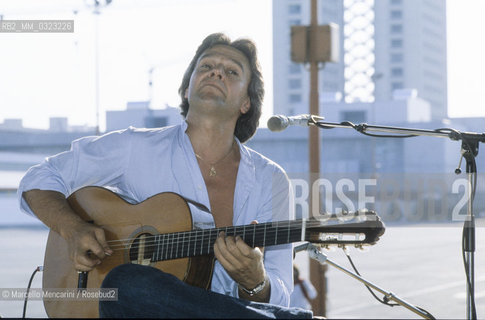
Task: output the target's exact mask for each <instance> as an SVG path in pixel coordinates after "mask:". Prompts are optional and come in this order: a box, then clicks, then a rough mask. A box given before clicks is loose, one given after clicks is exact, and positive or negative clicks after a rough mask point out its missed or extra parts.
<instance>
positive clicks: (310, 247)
mask: <svg viewBox="0 0 485 320" xmlns="http://www.w3.org/2000/svg"><path fill="white" fill-rule="evenodd" d="M293 250H294V252H299V251H303V250H306V251H307V252H308V255H309V256H310V258H312V259H314V260H316V261H318V262H320V263H321V264H324V263H327V264H329V265H331V266H333V267H335V268H337V269H339V270H340V271H342V272H344V273H345V274H347V275H349V276H351V277H352V278H354V279H356V280H358V281H360V282H362V283H363V284H365V285H366V286H368V287H370V288H372V289H374V290H376V291H379V292H380V293H382V294H383V295H384V296H385V299H386V300H387V301H391V300H392V301H394V302H396V303H398V304H399V305H401V306H403V307H405V308H406V309H408V310H410V311H412V312H414V313H416V314H417V315H419V316H420V317H422V318H424V319H434V318H433V316H432V315H431V314H429V313H426V312H423V311H422V310H420V309H419V308H417V307H415V306H413V305H412V304H410V303H409V302H407V301H406V300H404V299H401V298H399V297H398V296H397V295H395V294H394V293H392V292H389V291H386V290H384V289H382V288H380V287H378V286H377V285H375V284H373V283H372V282H369V281H367V280H365V279H364V278H362V277H361V276H359V275H357V274H355V273H353V272H352V271H349V270H348V269H345V268H344V267H342V266H340V265H339V264H337V263H335V262H333V261H332V260H330V259H328V257H327V255H325V254H324V253H323V252H321V251H320V249H319V247H317V246H316V245H314V244H312V243H309V242H307V243H304V244H302V245H299V246H297V247H295V248H294V249H293Z"/></svg>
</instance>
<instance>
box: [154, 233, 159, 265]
mask: <svg viewBox="0 0 485 320" xmlns="http://www.w3.org/2000/svg"><path fill="white" fill-rule="evenodd" d="M156 239H157V252H156V256H155V261H158V258H159V256H160V235H159V234H157V235H156Z"/></svg>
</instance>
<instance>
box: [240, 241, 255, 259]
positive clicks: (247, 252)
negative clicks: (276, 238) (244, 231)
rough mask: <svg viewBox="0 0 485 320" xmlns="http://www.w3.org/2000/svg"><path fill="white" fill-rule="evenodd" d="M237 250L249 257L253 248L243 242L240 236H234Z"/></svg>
mask: <svg viewBox="0 0 485 320" xmlns="http://www.w3.org/2000/svg"><path fill="white" fill-rule="evenodd" d="M235 245H236V248H237V250H238V251H239V252H240V253H241V254H242V255H243V256H245V257H248V258H249V257H251V256H252V251H253V250H254V249H253V248H251V247H250V246H248V245H247V244H246V242H244V240H243V239H242V238H241V237H240V236H237V237H236V242H235Z"/></svg>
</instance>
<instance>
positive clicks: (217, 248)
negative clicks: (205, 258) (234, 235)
mask: <svg viewBox="0 0 485 320" xmlns="http://www.w3.org/2000/svg"><path fill="white" fill-rule="evenodd" d="M221 248H222V249H221ZM224 248H225V242H224V240H223V239H222V238H221V237H217V240H216V242H215V243H214V256H215V257H216V259H217V260H218V261H219V263H220V264H221V265H222V267H223V268H224V269H225V270H226V271H228V272H232V271H233V270H234V267H233V265H232V264H231V263H230V262H229V261H228V260H227V259H226V257H225V255H227V252H226V253H223V252H222V250H224ZM226 250H227V249H226Z"/></svg>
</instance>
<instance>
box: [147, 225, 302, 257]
mask: <svg viewBox="0 0 485 320" xmlns="http://www.w3.org/2000/svg"><path fill="white" fill-rule="evenodd" d="M302 223H303V221H302V220H293V221H278V222H268V223H260V224H250V225H243V226H231V227H223V228H214V229H199V230H192V231H187V232H175V233H167V234H159V235H155V236H153V239H152V241H151V243H152V245H153V250H154V251H153V255H151V256H152V261H162V260H171V259H178V258H186V257H195V256H200V255H206V254H211V253H213V252H214V243H215V241H216V239H217V237H218V235H219V233H220V232H221V231H224V233H225V235H226V236H240V237H241V238H242V239H243V240H244V242H245V243H247V244H248V245H249V246H251V247H253V248H254V247H265V246H273V245H278V244H286V243H292V242H297V241H301V240H304V239H302Z"/></svg>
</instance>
